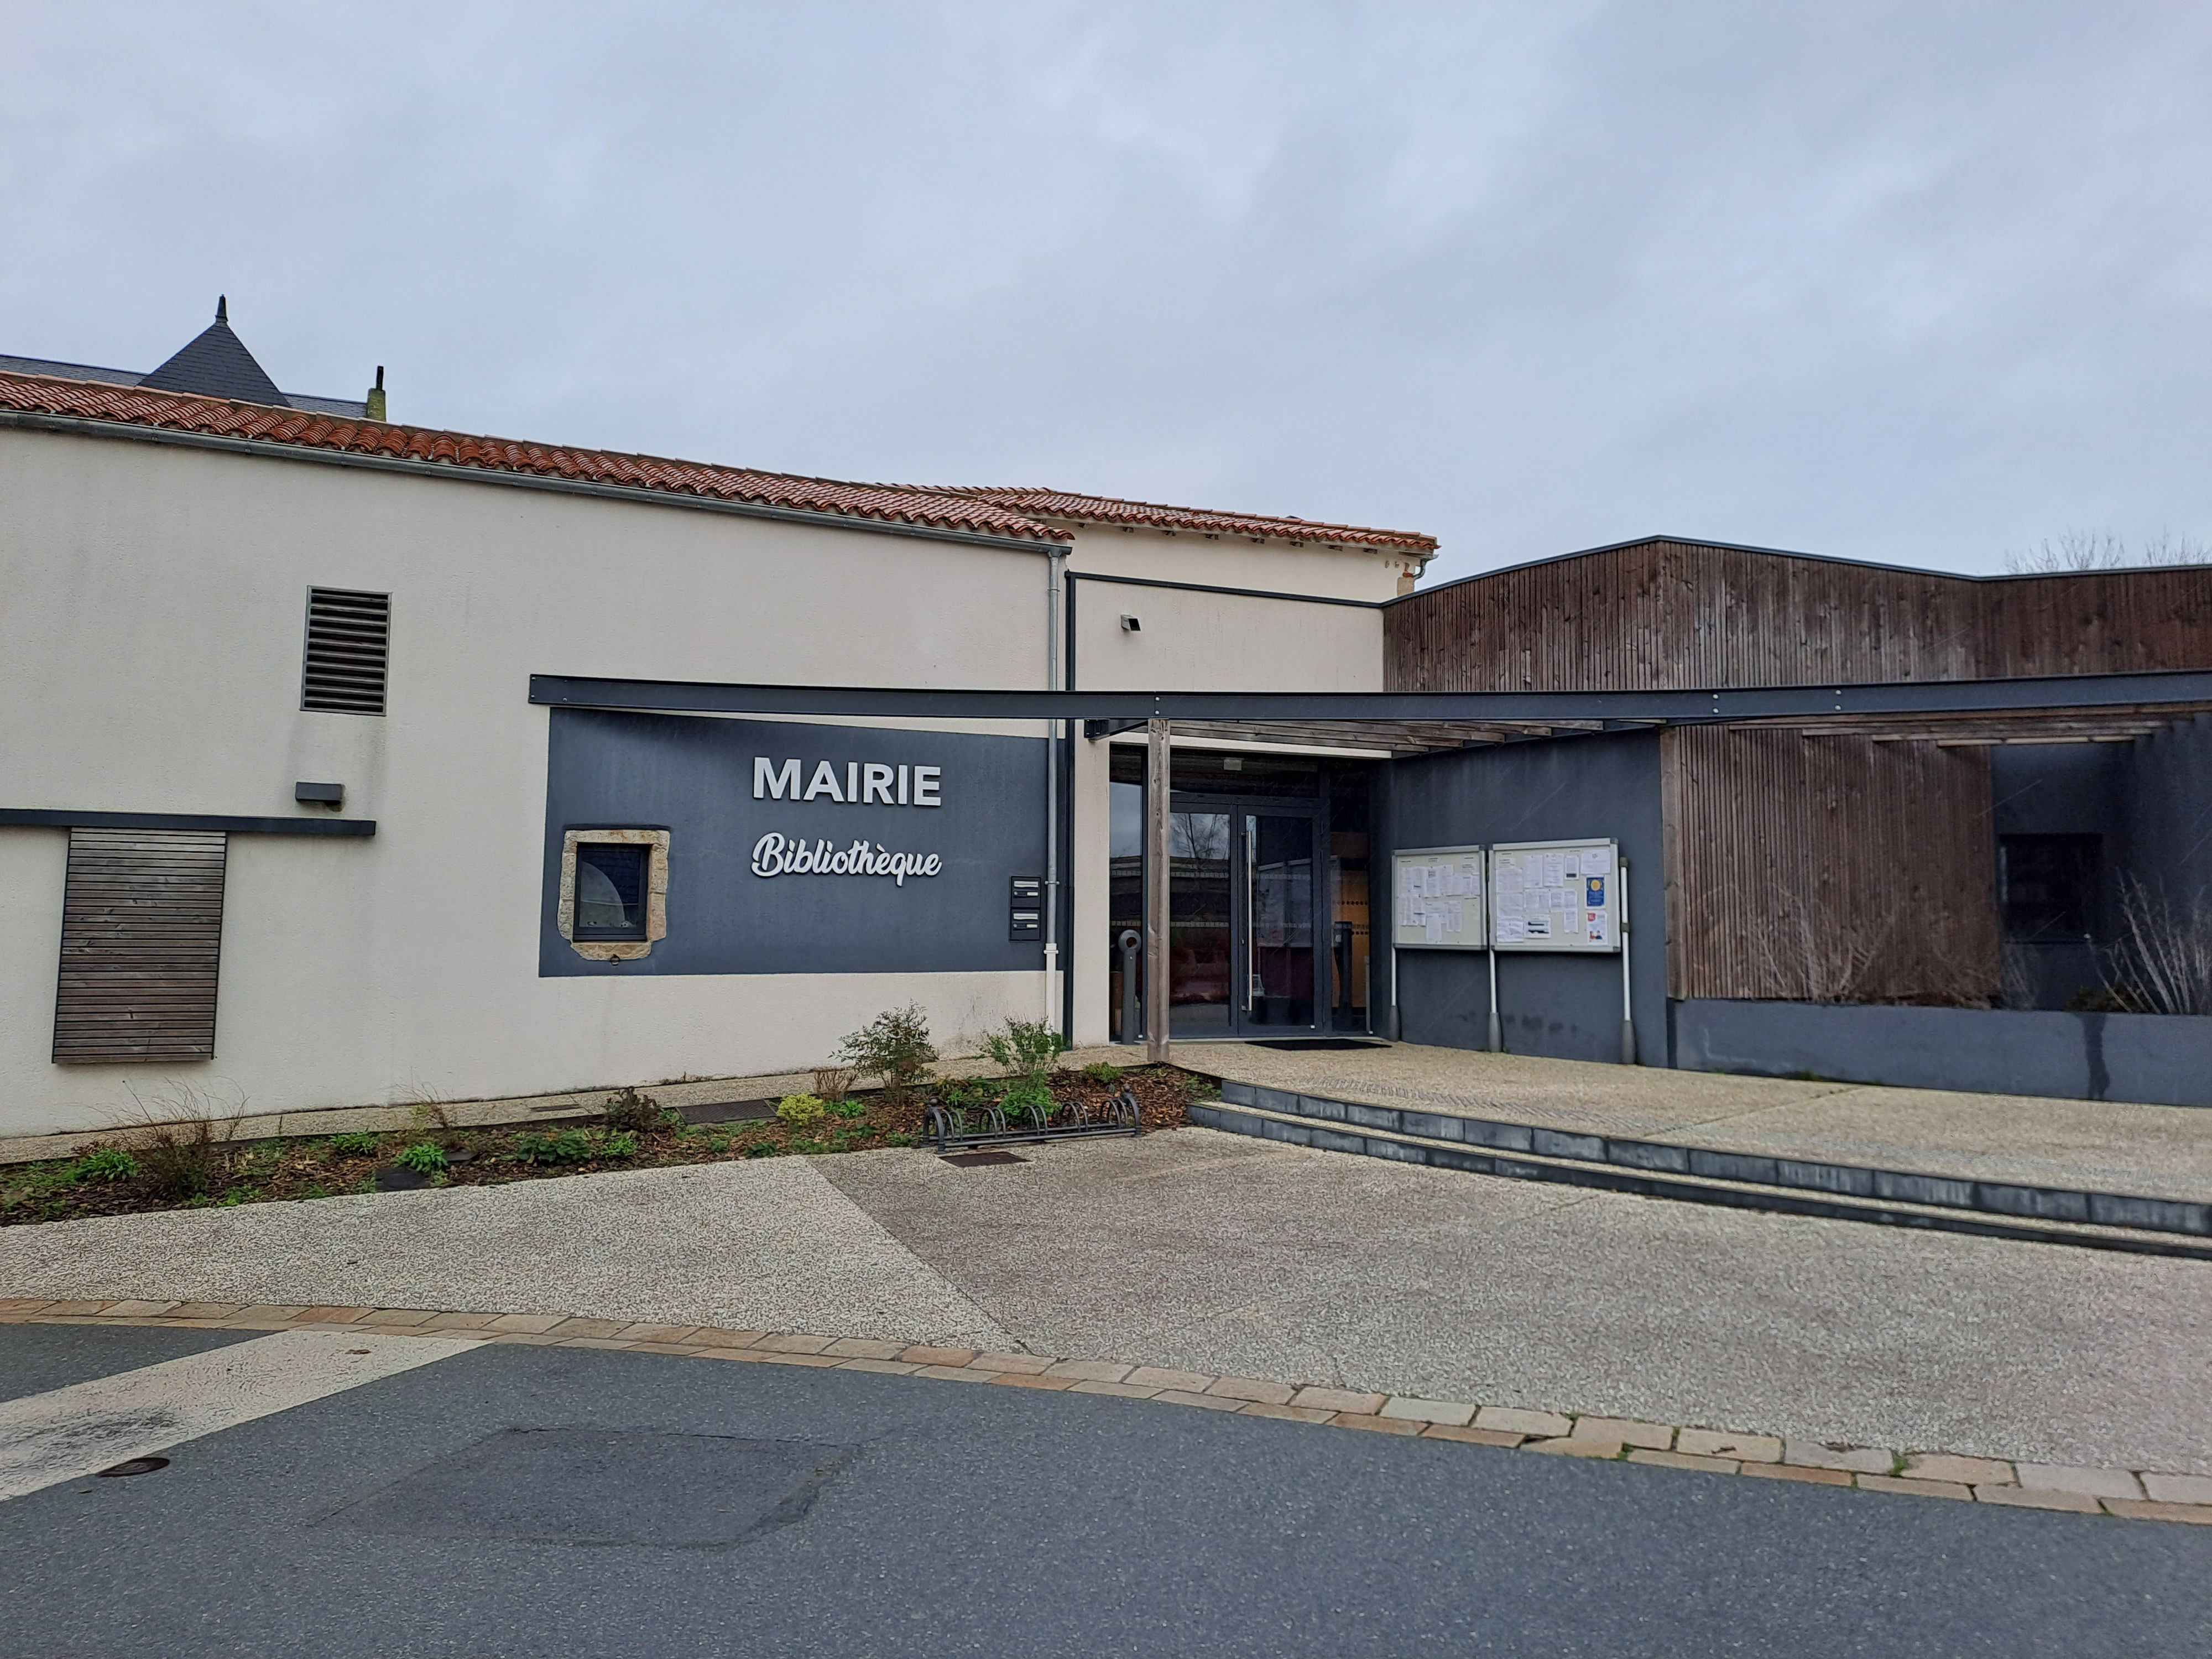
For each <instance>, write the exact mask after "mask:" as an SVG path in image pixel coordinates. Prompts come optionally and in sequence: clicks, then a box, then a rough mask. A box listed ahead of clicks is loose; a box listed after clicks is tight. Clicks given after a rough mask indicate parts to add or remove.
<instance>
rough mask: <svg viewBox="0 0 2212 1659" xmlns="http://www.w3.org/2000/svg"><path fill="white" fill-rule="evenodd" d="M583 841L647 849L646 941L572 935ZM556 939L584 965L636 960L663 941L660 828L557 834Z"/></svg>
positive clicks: (664, 868)
mask: <svg viewBox="0 0 2212 1659" xmlns="http://www.w3.org/2000/svg"><path fill="white" fill-rule="evenodd" d="M582 842H597V843H599V844H601V845H612V846H616V847H643V848H647V849H649V850H648V852H647V857H646V872H645V937H644V938H643V939H578V938H577V937H576V848H577V847H578V846H579V845H580V843H582ZM560 921H561V937H562V939H567V940H568V948H569V949H570V950H571V951H574V952H575V953H576V954H577V955H578V956H580V957H583V958H584V960H585V961H586V962H635V961H638V960H639V959H640V958H641V957H649V956H651V955H652V954H653V943H654V941H655V940H657V939H665V938H667V937H668V831H667V830H665V829H564V830H562V833H561V917H560Z"/></svg>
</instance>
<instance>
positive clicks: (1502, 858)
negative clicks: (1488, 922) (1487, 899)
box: [1490, 841, 1620, 952]
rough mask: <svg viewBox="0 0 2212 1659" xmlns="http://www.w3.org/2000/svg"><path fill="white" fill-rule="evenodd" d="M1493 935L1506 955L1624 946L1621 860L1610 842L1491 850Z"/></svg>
mask: <svg viewBox="0 0 2212 1659" xmlns="http://www.w3.org/2000/svg"><path fill="white" fill-rule="evenodd" d="M1490 884H1491V896H1492V906H1491V913H1492V939H1493V940H1494V942H1495V943H1496V945H1497V947H1498V949H1499V950H1501V951H1601V952H1605V951H1618V950H1620V853H1619V849H1618V848H1616V847H1615V846H1614V844H1613V842H1609V841H1524V842H1500V843H1499V844H1498V845H1497V846H1495V847H1493V848H1491V849H1490Z"/></svg>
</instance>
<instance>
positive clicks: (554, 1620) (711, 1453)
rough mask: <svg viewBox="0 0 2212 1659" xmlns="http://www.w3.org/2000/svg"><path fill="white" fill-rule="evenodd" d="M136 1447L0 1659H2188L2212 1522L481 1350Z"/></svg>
mask: <svg viewBox="0 0 2212 1659" xmlns="http://www.w3.org/2000/svg"><path fill="white" fill-rule="evenodd" d="M246 1340H256V1339H248V1338H244V1337H239V1336H234V1335H232V1334H227V1333H215V1332H206V1333H187V1332H149V1331H141V1330H133V1329H127V1328H92V1327H71V1326H37V1325H22V1326H12V1327H6V1328H0V1399H12V1400H15V1401H19V1402H24V1404H22V1405H19V1407H18V1409H22V1408H24V1405H27V1401H25V1397H26V1396H28V1395H33V1394H40V1393H43V1392H44V1391H46V1390H52V1389H64V1388H67V1387H70V1386H71V1385H73V1384H87V1383H92V1382H93V1381H94V1380H95V1379H99V1378H103V1377H108V1376H112V1375H113V1374H115V1373H118V1372H121V1371H125V1370H131V1369H133V1368H136V1367H139V1366H143V1365H148V1364H155V1363H157V1362H161V1361H165V1360H174V1359H179V1358H182V1357H184V1356H186V1355H189V1354H192V1353H195V1352H206V1351H207V1350H210V1349H213V1348H217V1347H220V1346H223V1345H225V1344H227V1343H234V1342H240V1341H246ZM267 1352H276V1351H274V1350H270V1351H267ZM238 1357H239V1358H241V1359H250V1358H251V1356H250V1355H246V1354H245V1353H244V1351H242V1350H241V1351H240V1354H239V1356H238ZM6 1409H7V1407H4V1406H0V1412H4V1411H5V1410H6ZM168 1455H169V1456H170V1458H171V1460H172V1461H171V1462H170V1464H169V1466H168V1467H167V1468H163V1469H161V1470H159V1471H157V1472H155V1473H153V1474H143V1475H140V1476H137V1477H135V1478H131V1479H121V1480H107V1479H100V1478H85V1479H76V1480H64V1481H61V1482H59V1483H58V1484H54V1485H51V1486H46V1487H45V1488H44V1489H43V1490H40V1491H36V1492H30V1493H28V1494H27V1495H26V1496H23V1497H20V1498H14V1499H11V1500H9V1501H6V1502H4V1503H0V1559H4V1562H5V1572H4V1575H0V1654H4V1655H6V1656H9V1659H15V1656H24V1659H33V1656H35V1659H62V1656H70V1659H88V1656H123V1655H137V1654H160V1655H163V1656H174V1659H185V1656H192V1655H200V1654H209V1655H218V1654H219V1655H222V1656H225V1659H237V1656H253V1659H261V1656H284V1655H293V1654H300V1655H315V1656H319V1659H320V1656H351V1655H377V1656H389V1655H394V1654H407V1655H410V1656H416V1655H435V1654H448V1653H454V1654H469V1655H495V1656H510V1655H513V1656H524V1655H528V1656H538V1655H548V1656H550V1655H578V1656H585V1655H588V1656H593V1659H601V1656H607V1659H611V1656H625V1655H640V1656H644V1655H651V1656H656V1659H658V1656H671V1655H690V1654H702V1655H703V1654H711V1655H716V1656H723V1655H750V1654H777V1655H794V1654H817V1653H820V1654H836V1655H840V1656H872V1655H893V1654H896V1655H906V1654H915V1655H929V1656H940V1655H965V1654H988V1655H1019V1656H1049V1655H1122V1654H1131V1655H1147V1656H1152V1655H1181V1654H1193V1655H1196V1654H1205V1655H1209V1656H1213V1655H1224V1656H1242V1655H1369V1654H1372V1655H1388V1656H1407V1655H1416V1654H1513V1655H1531V1656H1537V1655H1541V1656H1546V1659H1553V1656H1567V1655H1582V1654H1589V1655H1607V1656H1615V1655H1644V1654H1651V1655H1692V1654H1694V1655H1701V1656H1702V1655H1735V1654H1788V1655H1790V1656H1792V1659H1820V1656H1827V1655H1844V1654H1868V1655H1881V1656H1885V1659H1887V1656H1899V1655H1912V1656H1922V1655H1992V1656H2004V1659H2019V1656H2024V1655H2039V1654H2053V1655H2058V1654H2063V1655H2067V1656H2069V1659H2081V1656H2093V1655H2105V1654H2111V1655H2127V1656H2130V1659H2153V1656H2160V1655H2169V1654H2170V1655H2176V1656H2180V1655H2188V1656H2202V1655H2203V1654H2204V1653H2205V1652H2206V1651H2208V1650H2212V1613H2208V1610H2207V1607H2208V1604H2207V1602H2206V1600H2205V1597H2204V1595H2203V1587H2204V1585H2205V1584H2206V1583H2212V1528H2192V1527H2182V1526H2168V1525H2157V1524H2152V1523H2143V1522H2124V1521H2116V1520H2111V1519H2103V1518H2091V1517H2087V1516H2070V1515H2058V1514H2045V1513H2036V1512H2031V1511H2022V1510H2001V1509H1995V1508H1984V1507H1982V1506H1980V1505H1969V1504H1946V1503H1942V1502H1938V1501H1933V1500H1929V1499H1926V1498H1887V1497H1884V1496H1881V1495H1878V1494H1871V1493H1856V1492H1836V1491H1833V1490H1830V1489H1827V1488H1807V1487H1796V1486H1788V1485H1784V1484H1782V1483H1778V1482H1765V1481H1754V1480H1741V1479H1737V1480H1729V1479H1723V1478H1717V1477H1711V1476H1706V1475H1702V1474H1691V1473H1686V1472H1680V1471H1675V1470H1668V1469H1656V1468H1634V1467H1629V1466H1625V1465H1609V1464H1588V1463H1582V1462H1573V1461H1571V1460H1566V1459H1550V1458H1541V1457H1532V1456H1527V1455H1515V1454H1509V1453H1492V1452H1490V1451H1488V1450H1486V1449H1481V1448H1476V1447H1470V1446H1462V1445H1454V1444H1448V1443H1425V1442H1421V1441H1416V1440H1407V1439H1401V1438H1395V1437H1383V1436H1379V1435H1363V1434H1358V1433H1353V1432H1350V1431H1342V1430H1329V1429H1316V1428H1310V1427H1307V1426H1304V1425H1297V1424H1291V1423H1284V1422H1277V1421H1268V1420H1264V1419H1245V1418H1241V1417H1223V1416H1218V1415H1215V1414H1213V1413H1204V1412H1198V1411H1193V1410H1189V1409H1186V1408H1177V1407H1164V1406H1155V1405H1150V1404H1147V1403H1145V1402H1142V1401H1121V1400H1113V1399H1105V1398H1100V1397H1095V1396H1079V1395H1066V1394H1051V1395H1045V1394H1036V1393H1031V1392H1028V1391H1024V1390H1021V1389H1001V1388H992V1387H977V1386H973V1385H962V1384H957V1383H932V1382H929V1381H926V1380H923V1379H918V1378H911V1377H902V1376H871V1375H866V1374H861V1373H853V1372H844V1371H823V1370H801V1369H797V1368H785V1367H781V1366H772V1365H763V1364H715V1363H713V1362H710V1361H702V1360H696V1359H686V1358H671V1357H661V1356H653V1355H645V1354H637V1353H624V1352H595V1351H590V1350H577V1349H551V1348H532V1347H504V1346H501V1347H480V1348H476V1349H473V1350H471V1351H469V1352H463V1353H459V1354H456V1355H454V1356H453V1357H450V1358H441V1359H438V1360H436V1361H435V1363H429V1364H422V1365H421V1366H419V1367H418V1368H416V1369H414V1370H405V1371H403V1372H400V1373H398V1374H396V1375H391V1376H383V1377H381V1378H380V1380H374V1381H370V1382H367V1383H362V1384H360V1385H359V1386H353V1387H349V1388H347V1389H345V1390H344V1391H343V1392H339V1393H334V1394H331V1395H329V1396H327V1397H325V1398H323V1399H319V1400H317V1401H313V1402H312V1403H310V1404H307V1405H302V1406H297V1407H293V1408H291V1409H289V1410H283V1411H278V1412H276V1413H273V1414H270V1415H264V1416H260V1417H257V1418H254V1419H252V1420H249V1421H244V1422H240V1423H239V1424H238V1425H236V1426H234V1427H230V1428H227V1429H223V1430H222V1431H219V1432H216V1433H212V1434H210V1435H207V1436H205V1437H202V1438H199V1439H195V1440H190V1441H186V1442H185V1443H182V1444H179V1445H176V1446H173V1447H172V1448H170V1449H169V1452H168Z"/></svg>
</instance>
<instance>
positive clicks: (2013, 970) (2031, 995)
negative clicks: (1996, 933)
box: [1997, 939, 2035, 1008]
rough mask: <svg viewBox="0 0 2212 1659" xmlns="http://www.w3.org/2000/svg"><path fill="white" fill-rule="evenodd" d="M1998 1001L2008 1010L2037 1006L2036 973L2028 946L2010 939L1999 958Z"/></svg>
mask: <svg viewBox="0 0 2212 1659" xmlns="http://www.w3.org/2000/svg"><path fill="white" fill-rule="evenodd" d="M1997 1001H1998V1004H1999V1006H2002V1007H2006V1008H2033V1007H2034V1006H2035V973H2034V968H2033V963H2032V962H2031V960H2030V958H2029V955H2028V949H2027V945H2023V944H2022V943H2021V941H2020V940H2018V939H2007V940H2005V941H2004V943H2003V945H2002V946H2001V947H2000V950H1999V954H1998V957H1997Z"/></svg>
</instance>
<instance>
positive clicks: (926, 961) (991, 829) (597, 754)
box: [538, 708, 1048, 975]
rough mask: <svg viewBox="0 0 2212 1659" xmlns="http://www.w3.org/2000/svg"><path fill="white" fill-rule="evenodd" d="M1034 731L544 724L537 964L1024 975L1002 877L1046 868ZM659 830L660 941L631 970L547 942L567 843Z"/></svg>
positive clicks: (619, 717)
mask: <svg viewBox="0 0 2212 1659" xmlns="http://www.w3.org/2000/svg"><path fill="white" fill-rule="evenodd" d="M1047 754H1048V751H1047V749H1046V745H1045V744H1044V742H1043V741H1042V739H1040V738H1003V737H981V736H975V735H972V734H969V733H965V732H891V731H883V730H880V729H877V728H873V727H862V726H806V725H797V724H791V723H787V722H784V721H769V720H716V719H711V718H700V717H695V716H688V715H680V714H614V713H604V712H599V711H594V710H586V709H571V708H556V709H554V710H552V711H551V735H550V752H549V755H548V764H547V772H546V789H545V876H544V908H543V914H542V916H541V919H540V922H539V945H538V971H539V973H540V974H542V975H568V974H624V975H636V974H843V973H963V972H985V971H1005V970H1008V969H1013V970H1020V969H1037V968H1041V967H1042V965H1043V964H1042V952H1041V951H1040V949H1039V945H1040V943H1041V940H1039V939H1030V940H1029V941H1027V942H1016V941H1014V940H1012V939H1009V938H1008V937H1007V926H1006V914H1007V912H1006V895H1007V891H1008V884H1009V882H1011V881H1012V879H1013V878H1015V877H1016V876H1018V875H1029V874H1033V873H1034V872H1036V870H1037V869H1039V868H1040V867H1041V866H1042V865H1043V863H1044V851H1045V848H1044V839H1045V837H1044V791H1045V780H1046V768H1047ZM571 829H580V830H590V829H666V830H667V831H668V832H669V848H668V895H667V914H668V932H667V935H666V937H665V938H663V939H659V940H658V941H657V942H656V943H655V944H654V945H653V951H652V953H651V954H650V955H649V956H647V957H643V958H641V959H640V960H637V961H634V962H591V961H586V960H585V959H584V958H583V957H580V956H578V955H577V954H576V952H575V951H574V950H573V949H572V948H571V947H570V946H569V944H568V940H566V939H562V937H561V929H560V888H561V858H562V844H563V840H564V837H565V835H566V832H568V830H571Z"/></svg>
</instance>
